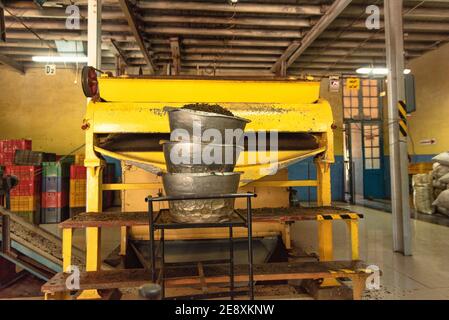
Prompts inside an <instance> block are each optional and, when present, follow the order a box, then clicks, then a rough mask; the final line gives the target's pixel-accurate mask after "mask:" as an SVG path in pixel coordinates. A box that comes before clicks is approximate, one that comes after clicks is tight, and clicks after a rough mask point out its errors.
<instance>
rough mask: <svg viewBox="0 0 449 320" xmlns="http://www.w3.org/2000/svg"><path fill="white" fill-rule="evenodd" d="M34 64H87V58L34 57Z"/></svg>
mask: <svg viewBox="0 0 449 320" xmlns="http://www.w3.org/2000/svg"><path fill="white" fill-rule="evenodd" d="M32 60H33V61H34V62H54V63H58V62H60V63H69V62H72V63H75V62H78V63H87V57H86V56H34V57H33V58H32Z"/></svg>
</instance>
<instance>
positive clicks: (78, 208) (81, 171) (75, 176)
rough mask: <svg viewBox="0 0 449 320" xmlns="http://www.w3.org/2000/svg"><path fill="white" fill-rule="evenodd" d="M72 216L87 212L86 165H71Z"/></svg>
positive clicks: (70, 201) (70, 200)
mask: <svg viewBox="0 0 449 320" xmlns="http://www.w3.org/2000/svg"><path fill="white" fill-rule="evenodd" d="M69 198H70V199H69V206H70V217H71V218H73V217H74V216H76V215H77V214H79V213H81V212H86V167H84V166H83V165H72V166H70V197H69Z"/></svg>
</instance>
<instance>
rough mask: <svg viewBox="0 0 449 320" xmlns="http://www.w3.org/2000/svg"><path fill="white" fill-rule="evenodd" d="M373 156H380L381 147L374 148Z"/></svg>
mask: <svg viewBox="0 0 449 320" xmlns="http://www.w3.org/2000/svg"><path fill="white" fill-rule="evenodd" d="M372 150H373V158H380V148H373V149H372Z"/></svg>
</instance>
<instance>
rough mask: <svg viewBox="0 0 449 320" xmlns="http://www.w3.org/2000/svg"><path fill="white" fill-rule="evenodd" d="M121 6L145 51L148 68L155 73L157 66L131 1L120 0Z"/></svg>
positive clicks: (133, 32)
mask: <svg viewBox="0 0 449 320" xmlns="http://www.w3.org/2000/svg"><path fill="white" fill-rule="evenodd" d="M118 2H119V4H120V7H121V8H122V11H123V14H124V15H125V18H126V20H127V22H128V25H129V27H130V29H131V32H132V34H133V35H134V38H135V39H136V42H137V44H138V45H139V47H140V50H141V51H142V53H143V56H144V58H145V60H146V62H147V64H148V68H149V69H150V72H151V73H152V74H153V73H155V72H156V67H155V66H154V64H153V61H152V60H151V56H150V53H149V52H148V49H147V46H146V44H145V40H144V39H143V37H142V34H141V32H140V27H139V24H138V21H137V19H136V16H135V14H134V9H133V7H132V6H131V4H130V3H129V1H128V0H118Z"/></svg>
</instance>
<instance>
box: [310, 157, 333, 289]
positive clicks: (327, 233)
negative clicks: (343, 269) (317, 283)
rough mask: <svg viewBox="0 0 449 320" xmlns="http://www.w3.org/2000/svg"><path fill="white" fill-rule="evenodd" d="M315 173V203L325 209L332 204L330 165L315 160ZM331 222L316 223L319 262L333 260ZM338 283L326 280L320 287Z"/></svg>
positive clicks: (323, 161) (320, 160)
mask: <svg viewBox="0 0 449 320" xmlns="http://www.w3.org/2000/svg"><path fill="white" fill-rule="evenodd" d="M315 165H316V171H317V180H318V187H317V202H318V206H320V207H327V206H330V205H331V204H332V194H331V170H330V163H329V162H327V161H325V160H323V159H322V158H318V159H316V160H315ZM332 223H333V221H332V220H320V221H318V254H319V257H320V261H332V260H333V259H334V246H333V232H332ZM338 285H339V283H338V281H336V280H334V279H326V280H324V281H323V283H322V284H321V287H333V286H338Z"/></svg>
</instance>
